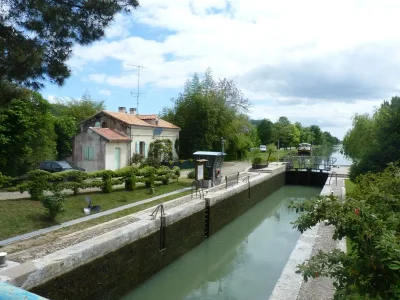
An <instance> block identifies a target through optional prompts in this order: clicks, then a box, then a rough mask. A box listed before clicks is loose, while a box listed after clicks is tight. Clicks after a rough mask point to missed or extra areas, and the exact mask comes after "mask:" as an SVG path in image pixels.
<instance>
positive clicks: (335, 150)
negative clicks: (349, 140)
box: [312, 145, 352, 166]
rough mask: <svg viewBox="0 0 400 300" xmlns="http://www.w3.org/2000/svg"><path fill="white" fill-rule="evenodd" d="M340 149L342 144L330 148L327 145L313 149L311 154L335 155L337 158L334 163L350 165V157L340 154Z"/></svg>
mask: <svg viewBox="0 0 400 300" xmlns="http://www.w3.org/2000/svg"><path fill="white" fill-rule="evenodd" d="M341 149H342V145H337V146H334V147H332V148H330V147H329V148H321V149H315V150H313V152H312V155H314V156H325V157H335V158H336V159H337V160H336V162H335V165H340V166H350V165H351V164H352V161H351V159H350V158H348V157H346V156H345V155H344V154H342V153H341V151H340V150H341Z"/></svg>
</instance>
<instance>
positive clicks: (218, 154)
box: [193, 151, 226, 156]
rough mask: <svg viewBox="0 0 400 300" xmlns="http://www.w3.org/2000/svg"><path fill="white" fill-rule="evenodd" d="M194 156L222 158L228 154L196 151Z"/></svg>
mask: <svg viewBox="0 0 400 300" xmlns="http://www.w3.org/2000/svg"><path fill="white" fill-rule="evenodd" d="M193 155H196V156H222V155H226V153H222V152H221V151H220V152H213V151H196V152H195V153H193Z"/></svg>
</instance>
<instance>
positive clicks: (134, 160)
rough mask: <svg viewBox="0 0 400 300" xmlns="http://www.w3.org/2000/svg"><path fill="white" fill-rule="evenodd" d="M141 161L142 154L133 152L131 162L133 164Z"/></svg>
mask: <svg viewBox="0 0 400 300" xmlns="http://www.w3.org/2000/svg"><path fill="white" fill-rule="evenodd" d="M142 161H143V155H141V154H139V153H134V154H133V155H132V163H133V164H140V163H141V162H142Z"/></svg>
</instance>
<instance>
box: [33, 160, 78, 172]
mask: <svg viewBox="0 0 400 300" xmlns="http://www.w3.org/2000/svg"><path fill="white" fill-rule="evenodd" d="M39 169H40V170H43V171H47V172H51V173H54V172H62V171H68V170H79V171H85V169H83V168H80V167H78V166H76V165H74V164H72V163H69V162H67V161H63V160H58V161H55V160H46V161H44V162H42V163H41V164H40V166H39Z"/></svg>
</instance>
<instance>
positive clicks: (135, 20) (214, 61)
mask: <svg viewBox="0 0 400 300" xmlns="http://www.w3.org/2000/svg"><path fill="white" fill-rule="evenodd" d="M399 13H400V2H399V1H390V0H382V1H375V0H363V1H360V0H346V1H345V0H338V1H335V2H326V1H317V0H307V1H296V0H282V1H272V0H267V1H256V0H174V1H169V2H167V3H166V1H164V0H146V1H141V7H140V8H139V9H137V10H135V11H133V12H132V13H130V14H122V15H118V16H117V17H116V19H115V21H114V22H113V24H112V25H111V26H110V27H109V28H108V29H107V34H106V38H105V39H103V40H101V41H99V42H96V43H94V44H92V45H90V46H87V47H82V46H76V47H74V49H73V56H72V57H71V59H70V60H69V62H68V65H69V67H70V68H71V70H72V73H73V74H72V76H71V77H70V78H69V79H68V80H67V81H66V84H65V85H64V86H63V87H57V86H54V85H50V84H47V85H46V88H45V89H44V90H43V91H42V93H43V95H44V96H45V97H46V98H47V99H49V100H54V98H61V99H63V98H80V97H81V96H82V95H83V94H84V93H85V91H88V92H89V93H90V95H91V96H92V97H93V98H94V99H100V100H105V103H106V106H107V109H109V110H117V107H118V106H126V107H127V108H129V107H136V97H135V96H132V95H131V91H133V92H136V90H137V68H136V67H133V66H130V65H131V64H133V65H143V66H145V67H146V68H145V69H143V70H141V77H140V81H141V84H140V91H141V92H143V93H145V95H141V96H140V100H139V113H142V114H148V113H158V112H160V111H161V109H162V108H163V107H164V106H170V105H171V102H170V99H171V98H172V97H175V96H177V95H178V94H179V92H181V91H182V89H183V85H184V83H185V81H186V79H187V78H189V77H191V76H192V75H193V73H194V72H197V73H199V74H202V73H203V72H204V71H205V70H206V68H207V67H211V68H212V70H213V73H214V77H215V78H216V79H218V78H228V79H233V80H234V81H235V82H236V84H237V85H238V86H239V88H240V89H241V90H242V91H243V93H244V94H245V96H246V97H248V98H249V99H250V100H251V101H252V103H253V106H252V109H251V110H250V112H249V115H250V117H252V118H254V119H260V118H269V119H271V120H272V121H276V120H277V119H278V118H279V117H280V116H287V117H288V118H289V119H290V120H291V121H292V122H295V121H299V122H301V123H302V124H304V125H312V124H316V125H319V126H320V127H322V129H324V130H327V131H330V132H331V133H332V134H334V135H336V136H338V137H339V138H342V137H343V135H344V134H345V132H346V131H347V130H348V129H349V128H350V126H351V118H352V116H353V115H354V114H355V113H371V112H372V111H373V109H374V108H375V107H377V106H379V105H380V104H381V103H382V101H383V100H384V99H388V98H390V97H391V96H393V95H395V94H396V93H397V92H398V90H399V88H398V86H399V78H400V77H399V76H398V75H399V74H398V73H399V71H398V70H399V68H398V64H399V62H400V51H399V49H400V40H399V39H398V38H396V37H397V36H398V33H397V32H396V28H397V24H396V20H397V16H398V14H399Z"/></svg>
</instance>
